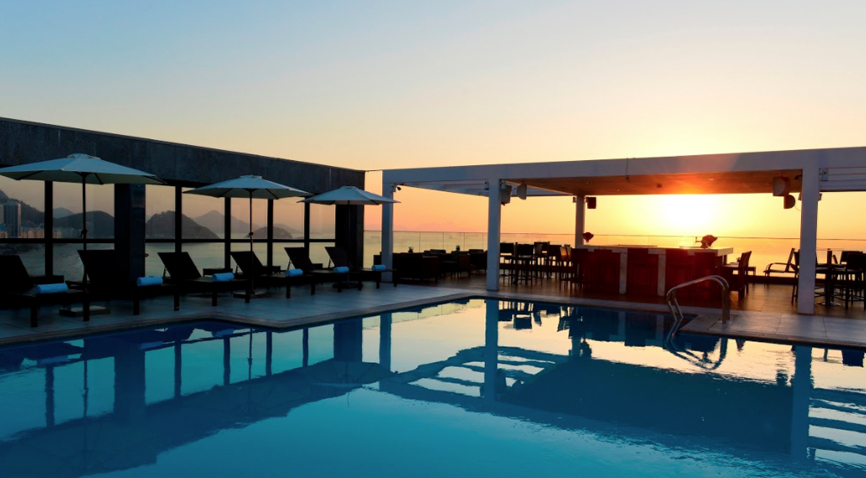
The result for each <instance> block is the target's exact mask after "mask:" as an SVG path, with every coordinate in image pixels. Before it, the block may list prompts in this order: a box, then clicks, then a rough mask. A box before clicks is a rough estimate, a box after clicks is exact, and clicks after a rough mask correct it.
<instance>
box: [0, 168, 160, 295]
mask: <svg viewBox="0 0 866 478" xmlns="http://www.w3.org/2000/svg"><path fill="white" fill-rule="evenodd" d="M0 174H2V175H3V176H6V177H9V178H12V179H32V180H37V181H54V182H60V183H81V223H82V226H81V238H82V239H83V243H84V251H85V252H86V251H87V202H86V199H87V189H86V188H85V186H86V185H87V184H165V182H164V181H163V180H161V179H159V178H158V177H156V176H154V175H153V174H150V173H146V172H144V171H139V170H137V169H132V168H127V167H126V166H121V165H119V164H115V163H111V162H108V161H104V160H102V159H99V158H97V157H95V156H90V155H87V154H81V153H75V154H70V155H69V156H68V157H66V158H60V159H51V160H48V161H40V162H38V163H30V164H22V165H20V166H11V167H8V168H2V169H0ZM84 287H85V289H86V288H87V265H86V263H85V265H84Z"/></svg>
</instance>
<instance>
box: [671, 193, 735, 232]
mask: <svg viewBox="0 0 866 478" xmlns="http://www.w3.org/2000/svg"><path fill="white" fill-rule="evenodd" d="M660 199H661V204H660V213H661V214H660V215H661V217H662V221H663V222H662V224H660V228H659V232H658V234H664V235H676V236H694V235H698V236H703V235H705V234H713V231H714V230H716V229H718V228H719V227H721V226H723V225H722V224H719V223H718V222H719V220H720V219H719V218H718V217H717V213H718V198H715V197H713V196H706V195H692V194H681V195H671V196H662V197H661V198H660Z"/></svg>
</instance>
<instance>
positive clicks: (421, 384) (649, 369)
mask: <svg viewBox="0 0 866 478" xmlns="http://www.w3.org/2000/svg"><path fill="white" fill-rule="evenodd" d="M670 323H671V321H670V319H669V318H667V317H665V316H662V315H654V314H647V313H639V312H625V311H616V310H602V309H590V308H583V307H561V306H556V305H548V304H538V303H525V302H520V303H518V302H499V301H485V300H470V301H464V302H461V303H447V304H439V305H436V306H430V307H424V308H418V309H414V310H406V311H398V312H392V313H388V314H383V315H379V316H374V317H365V318H361V319H355V320H348V321H342V322H339V323H335V324H329V325H323V326H318V327H311V328H308V329H302V330H293V331H286V332H280V331H271V330H266V329H252V328H249V327H243V326H237V325H232V324H227V323H221V322H197V323H190V324H184V325H177V326H172V327H168V328H152V329H146V330H136V331H132V332H125V333H118V334H112V335H101V336H95V337H88V338H82V339H79V340H69V341H65V342H54V343H43V344H35V345H28V346H19V347H7V348H2V349H0V476H2V477H40V478H42V477H78V476H86V475H95V476H106V477H150V476H159V477H181V476H183V477H191V476H208V477H237V476H289V475H292V476H323V477H324V476H430V477H437V478H439V477H443V476H472V477H479V476H497V477H506V476H516V477H524V478H525V477H527V476H629V477H636V476H647V477H649V476H653V477H655V476H689V477H692V476H737V477H739V476H768V477H775V476H864V475H866V440H864V438H866V380H864V378H866V372H864V369H863V353H862V352H858V351H848V350H846V351H841V350H825V349H817V348H810V347H802V346H796V347H792V346H790V345H779V344H768V343H759V342H743V341H739V342H738V341H735V340H728V339H718V338H712V337H696V336H680V337H679V338H677V339H676V340H675V341H673V343H671V342H669V341H667V340H666V339H667V331H668V327H669V326H670Z"/></svg>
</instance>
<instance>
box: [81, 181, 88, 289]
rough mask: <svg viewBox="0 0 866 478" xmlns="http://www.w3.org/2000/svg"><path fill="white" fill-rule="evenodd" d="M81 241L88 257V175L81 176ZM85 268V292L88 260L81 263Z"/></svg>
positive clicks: (85, 255)
mask: <svg viewBox="0 0 866 478" xmlns="http://www.w3.org/2000/svg"><path fill="white" fill-rule="evenodd" d="M81 239H82V241H83V245H84V257H85V258H86V257H87V174H82V175H81ZM81 263H82V265H83V266H84V279H83V281H82V282H84V291H85V292H86V291H87V260H82V261H81Z"/></svg>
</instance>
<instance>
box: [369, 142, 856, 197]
mask: <svg viewBox="0 0 866 478" xmlns="http://www.w3.org/2000/svg"><path fill="white" fill-rule="evenodd" d="M809 167H818V168H821V170H822V175H821V182H822V184H821V190H825V191H856V190H866V148H864V147H861V148H833V149H810V150H794V151H770V152H756V153H732V154H711V155H695V156H670V157H659V158H644V159H631V158H628V159H606V160H589V161H563V162H541V163H517V164H492V165H479V166H456V167H434V168H413V169H392V170H386V171H384V172H383V183H385V185H389V184H392V185H406V186H412V187H418V188H424V189H433V190H439V191H448V192H455V193H462V194H472V195H486V194H487V190H488V187H489V183H490V181H491V180H497V181H498V180H502V181H504V182H505V183H506V184H509V185H511V186H512V187H513V194H516V190H517V186H519V185H521V184H526V186H527V191H526V195H527V196H561V195H566V196H573V195H593V196H614V195H645V194H744V193H771V192H772V190H773V178H775V177H785V178H788V180H789V183H790V191H791V192H798V191H800V188H801V172H802V170H803V168H809Z"/></svg>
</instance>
